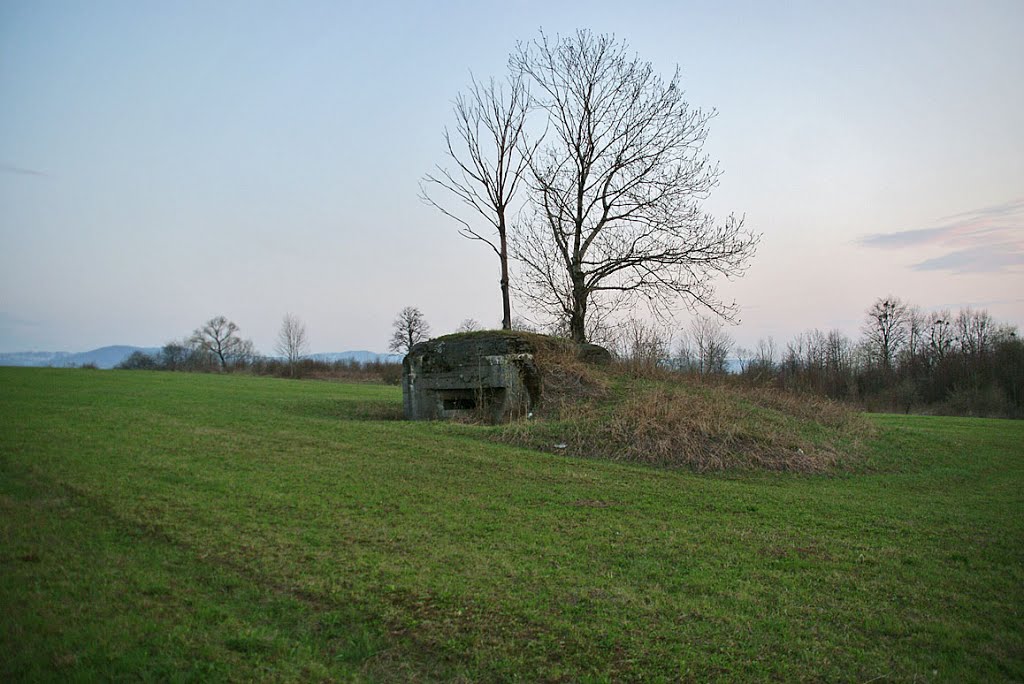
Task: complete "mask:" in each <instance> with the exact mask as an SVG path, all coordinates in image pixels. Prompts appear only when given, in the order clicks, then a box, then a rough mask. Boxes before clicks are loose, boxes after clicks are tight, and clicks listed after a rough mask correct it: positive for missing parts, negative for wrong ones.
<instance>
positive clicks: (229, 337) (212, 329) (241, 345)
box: [189, 316, 256, 370]
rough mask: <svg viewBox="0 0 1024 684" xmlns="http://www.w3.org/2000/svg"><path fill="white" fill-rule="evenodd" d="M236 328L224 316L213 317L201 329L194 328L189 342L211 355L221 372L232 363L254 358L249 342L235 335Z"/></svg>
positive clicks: (253, 351) (250, 342)
mask: <svg viewBox="0 0 1024 684" xmlns="http://www.w3.org/2000/svg"><path fill="white" fill-rule="evenodd" d="M238 330H239V328H238V326H237V325H236V324H235V322H234V321H229V320H228V319H227V318H225V317H224V316H215V317H213V318H211V319H210V320H208V321H207V322H206V324H205V325H203V326H202V327H201V328H196V330H195V332H194V333H192V337H191V338H190V339H189V342H190V343H191V344H192V345H193V346H194V347H196V348H198V349H201V350H203V351H205V352H208V353H210V354H213V355H214V356H215V357H216V358H217V361H218V363H219V364H220V368H221V370H225V369H227V367H228V366H229V365H231V364H232V363H239V362H244V361H247V360H248V359H250V358H251V357H253V356H255V354H256V351H255V349H254V348H253V345H252V341H251V340H243V339H242V338H241V337H239V336H238V335H237V333H238Z"/></svg>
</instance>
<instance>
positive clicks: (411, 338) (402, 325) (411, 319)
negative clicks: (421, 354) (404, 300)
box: [388, 306, 430, 354]
mask: <svg viewBox="0 0 1024 684" xmlns="http://www.w3.org/2000/svg"><path fill="white" fill-rule="evenodd" d="M394 325H395V332H394V334H393V335H392V336H391V343H390V344H389V345H388V349H390V350H391V351H393V352H398V353H404V354H408V353H409V350H410V349H412V347H413V345H414V344H416V343H418V342H423V341H424V340H426V339H428V338H429V336H430V325H429V324H428V323H427V319H425V318H424V317H423V312H421V311H420V310H419V309H418V308H416V307H415V306H407V307H405V308H404V309H402V310H401V311H400V312H398V317H397V318H395V324H394Z"/></svg>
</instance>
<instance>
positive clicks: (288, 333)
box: [274, 313, 309, 377]
mask: <svg viewBox="0 0 1024 684" xmlns="http://www.w3.org/2000/svg"><path fill="white" fill-rule="evenodd" d="M274 349H275V351H277V353H278V354H280V355H281V356H283V357H285V359H286V360H287V361H288V372H289V373H290V374H291V375H292V377H294V376H295V364H297V363H298V362H299V361H301V360H302V357H303V355H305V353H306V352H307V351H309V343H308V341H307V339H306V326H305V324H304V323H303V322H302V321H300V320H299V319H298V317H297V316H293V315H292V314H290V313H289V314H285V316H284V319H283V320H282V321H281V329H280V330H279V331H278V333H277V346H275V347H274Z"/></svg>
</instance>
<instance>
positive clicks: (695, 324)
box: [688, 316, 735, 375]
mask: <svg viewBox="0 0 1024 684" xmlns="http://www.w3.org/2000/svg"><path fill="white" fill-rule="evenodd" d="M688 337H689V339H690V345H691V349H692V352H693V355H694V357H695V359H694V360H695V361H696V362H697V369H698V371H699V372H700V374H701V375H724V374H725V373H726V372H728V370H729V363H728V359H729V353H730V352H731V351H732V348H733V346H734V345H735V342H734V340H733V338H732V335H730V334H729V333H727V332H726V331H725V330H723V329H722V324H721V322H720V321H718V320H715V319H711V318H708V317H706V316H697V317H695V318H694V319H693V320H692V321H690V330H689V331H688Z"/></svg>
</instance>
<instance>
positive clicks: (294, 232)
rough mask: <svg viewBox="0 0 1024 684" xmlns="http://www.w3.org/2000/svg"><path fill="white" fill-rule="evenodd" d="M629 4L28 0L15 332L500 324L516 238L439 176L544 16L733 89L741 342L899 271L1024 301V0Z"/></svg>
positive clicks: (6, 145) (841, 322) (859, 304)
mask: <svg viewBox="0 0 1024 684" xmlns="http://www.w3.org/2000/svg"><path fill="white" fill-rule="evenodd" d="M625 7H626V5H624V4H623V3H620V2H601V1H588V2H559V3H552V2H550V1H545V2H532V1H530V2H516V1H514V0H509V1H506V2H503V3H490V2H479V1H478V0H477V1H470V2H441V1H438V2H429V3H428V2H395V3H389V2H376V3H366V2H360V3H354V2H352V3H349V2H342V1H335V2H302V1H295V2H283V1H282V2H259V1H251V0H250V1H244V2H233V1H231V0H217V1H216V2H210V1H207V2H186V1H175V2H154V1H145V2H138V1H137V0H130V1H125V2H114V1H108V0H95V1H94V2H88V3H86V2H77V1H76V2H58V1H53V0H5V1H4V2H3V3H0V352H8V351H29V350H49V351H56V350H63V351H85V350H88V349H92V348H95V347H99V346H104V345H111V344H131V345H139V346H159V345H162V344H164V343H166V342H168V341H171V340H175V339H181V338H182V337H185V336H188V335H189V334H190V333H191V331H192V330H193V329H195V328H196V327H198V326H200V325H201V324H202V323H203V322H204V321H206V320H207V319H209V318H211V317H213V316H216V315H220V314H223V315H225V316H227V317H228V318H230V319H232V320H234V321H235V322H236V323H237V324H238V325H239V326H240V328H241V334H242V335H243V336H245V337H249V338H251V339H252V340H253V341H254V342H255V344H256V346H257V348H258V349H259V350H261V351H263V352H265V353H272V352H273V348H274V344H275V338H276V335H277V332H278V329H279V328H280V325H281V319H282V317H283V316H284V315H285V314H286V313H292V314H294V315H295V316H297V317H298V318H299V319H301V320H302V321H303V322H304V323H305V325H306V327H307V331H308V336H309V340H310V344H311V348H312V351H317V352H328V351H342V350H348V349H368V350H374V351H385V350H386V347H387V343H388V339H389V338H390V334H391V326H392V321H393V320H394V318H395V315H396V314H397V312H398V311H399V310H400V309H401V308H402V307H404V306H417V307H419V308H420V309H421V310H422V311H423V313H424V314H425V316H426V318H427V320H428V322H429V323H430V324H431V326H432V330H433V332H434V333H435V334H441V333H444V332H449V331H452V330H454V329H455V328H456V327H457V326H458V324H459V323H460V321H462V320H464V319H467V318H473V319H476V320H478V321H480V322H482V323H484V324H487V325H495V324H498V323H499V322H500V318H501V300H500V292H499V288H498V263H497V260H496V258H495V257H494V256H493V254H492V253H491V252H490V251H489V250H488V249H487V247H486V246H484V245H482V244H481V243H479V242H471V241H468V240H465V239H463V238H461V237H459V236H458V233H457V226H456V225H455V224H454V223H453V222H452V221H451V220H450V219H447V218H445V217H444V216H443V215H441V214H440V213H439V212H437V211H436V210H435V209H433V208H431V207H429V206H427V205H426V204H424V203H423V202H422V201H420V200H419V199H418V194H419V181H420V179H421V178H422V177H423V175H424V174H425V173H427V172H429V171H431V170H432V169H433V167H434V165H435V164H437V163H439V162H443V161H444V149H443V139H442V132H443V129H444V127H445V126H446V125H451V124H452V123H453V118H452V113H451V107H452V100H453V99H454V98H455V96H456V95H457V93H458V92H459V91H460V90H461V89H463V88H464V87H465V86H466V84H467V82H468V81H469V77H470V74H471V73H472V74H474V75H476V76H478V77H484V78H486V77H488V76H492V75H494V76H500V75H502V74H503V73H504V69H505V64H506V61H507V57H508V54H509V52H510V51H511V50H512V49H513V48H514V47H515V45H516V42H517V41H528V40H530V39H533V38H535V37H536V36H537V35H538V30H540V29H543V30H544V31H545V32H546V33H548V34H557V33H562V34H565V33H570V32H573V31H575V30H576V29H579V28H586V29H590V30H591V31H593V32H596V33H613V34H614V35H615V36H616V37H617V38H618V39H620V40H623V41H625V42H626V43H628V44H629V46H630V48H631V49H632V50H633V51H635V52H636V53H637V55H639V56H640V57H641V58H642V59H644V60H648V61H650V62H651V63H652V64H653V65H654V67H655V69H656V70H657V71H659V72H660V73H662V74H664V75H666V76H668V75H670V74H671V73H672V70H673V69H674V68H675V67H676V66H677V65H678V66H679V67H680V69H681V72H682V82H683V85H684V88H685V90H686V95H687V99H688V101H689V102H690V104H691V105H693V106H695V107H699V108H703V109H712V108H713V109H715V110H716V111H717V116H716V118H715V119H714V120H713V121H712V124H711V126H710V135H709V138H708V142H707V144H706V147H705V151H706V152H707V153H708V154H709V155H711V157H712V158H713V159H716V160H718V162H719V163H720V166H721V168H722V169H723V171H724V173H723V175H722V177H721V181H720V184H719V187H718V188H717V189H716V190H715V192H714V193H713V195H712V196H711V197H710V198H709V199H708V200H707V202H706V203H705V208H706V209H708V210H709V211H711V212H712V213H714V214H715V215H716V216H720V217H723V218H724V216H725V215H727V214H729V213H736V214H738V215H744V216H745V218H746V223H747V226H749V227H750V228H752V229H754V230H755V231H757V232H759V233H761V234H762V240H761V244H760V247H759V250H758V253H757V256H756V257H755V258H754V259H753V261H752V262H751V264H750V268H749V270H748V271H747V273H746V275H745V276H744V277H743V278H740V279H737V280H734V281H732V282H721V283H719V284H718V290H719V293H720V294H721V295H722V296H723V297H725V298H727V299H729V300H732V299H735V300H736V302H737V304H738V305H739V307H740V315H739V318H740V322H739V324H738V325H736V326H734V327H731V328H730V330H729V332H730V333H731V334H732V335H733V337H734V338H736V340H737V342H738V343H739V344H741V345H746V346H753V345H754V344H755V343H756V341H757V339H758V338H761V337H767V336H772V337H774V338H775V339H776V340H777V341H780V342H783V343H784V342H785V341H786V340H788V339H790V338H792V337H793V336H794V335H796V334H797V333H799V332H801V331H804V330H807V329H811V328H819V329H822V330H829V329H833V328H838V329H840V330H842V331H843V332H845V333H847V334H849V335H851V336H856V335H857V334H858V330H859V327H860V325H861V323H862V321H863V317H864V311H865V310H866V309H867V308H868V307H869V306H870V305H871V303H872V302H873V301H874V300H875V299H877V298H878V297H885V296H888V295H890V294H892V295H895V296H898V297H901V298H902V299H903V300H905V301H908V302H911V303H913V304H917V305H919V306H920V307H921V308H922V309H924V310H926V311H928V310H937V309H946V308H950V309H954V310H955V309H958V308H961V307H966V306H972V307H975V308H984V309H987V310H988V311H989V312H990V313H991V314H992V315H993V316H994V317H995V318H996V319H997V320H1000V321H1003V322H1009V323H1013V324H1017V325H1020V324H1024V125H1022V122H1024V118H1022V117H1024V114H1022V112H1024V87H1021V84H1022V83H1024V3H1022V2H1020V1H1019V0H1009V1H1007V2H998V1H995V0H986V1H981V2H978V1H965V2H941V1H935V0H928V1H925V2H910V1H905V0H899V1H897V2H892V1H885V2H874V1H867V2H857V3H850V2H820V1H816V2H787V3H764V2H720V3H719V2H701V3H690V2H643V1H639V2H633V3H630V4H629V5H628V9H625ZM515 305H516V304H515V300H514V301H513V306H514V307H515ZM517 308H518V307H517ZM519 313H520V314H521V315H522V314H525V315H529V311H527V310H525V309H520V311H519ZM688 316H689V314H688V313H687V312H686V311H685V310H683V311H682V312H681V313H680V315H679V316H678V318H677V320H678V325H679V327H680V328H683V327H684V326H685V325H686V323H687V320H688Z"/></svg>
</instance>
